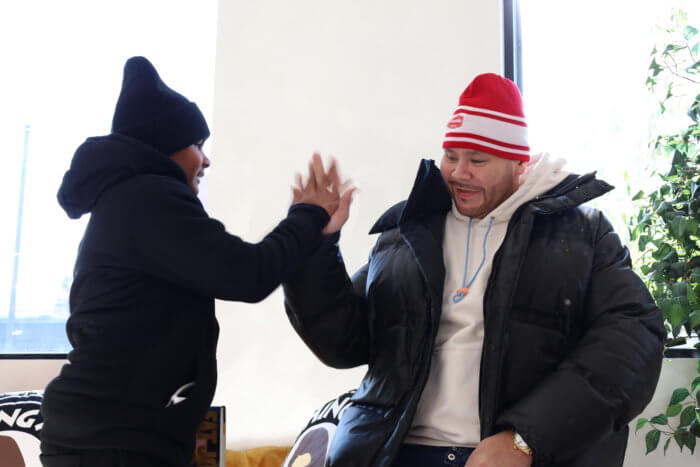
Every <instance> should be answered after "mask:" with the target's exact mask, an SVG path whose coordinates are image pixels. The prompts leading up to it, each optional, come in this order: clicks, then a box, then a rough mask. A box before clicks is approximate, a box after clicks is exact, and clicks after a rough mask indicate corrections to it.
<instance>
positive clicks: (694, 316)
mask: <svg viewBox="0 0 700 467" xmlns="http://www.w3.org/2000/svg"><path fill="white" fill-rule="evenodd" d="M688 324H689V325H690V327H691V328H692V329H695V330H696V331H697V330H699V329H700V311H698V310H695V311H694V312H692V313H691V314H690V315H688ZM693 390H695V389H693Z"/></svg>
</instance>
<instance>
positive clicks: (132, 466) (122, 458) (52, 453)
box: [39, 443, 186, 467]
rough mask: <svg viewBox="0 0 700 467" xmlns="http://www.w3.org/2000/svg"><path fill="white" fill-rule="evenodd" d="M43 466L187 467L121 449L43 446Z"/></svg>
mask: <svg viewBox="0 0 700 467" xmlns="http://www.w3.org/2000/svg"><path fill="white" fill-rule="evenodd" d="M39 459H41V464H42V465H43V466H44V467H186V466H173V464H171V463H169V462H167V461H164V460H162V459H156V458H154V457H151V456H148V455H146V454H142V453H138V452H133V451H123V450H120V449H96V450H85V451H71V450H66V449H63V448H57V447H53V446H47V445H46V444H45V443H42V445H41V456H39Z"/></svg>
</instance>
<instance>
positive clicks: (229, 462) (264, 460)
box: [226, 446, 291, 467]
mask: <svg viewBox="0 0 700 467" xmlns="http://www.w3.org/2000/svg"><path fill="white" fill-rule="evenodd" d="M290 449H291V447H290V446H262V447H258V448H253V449H245V450H243V451H234V450H231V449H227V450H226V467H280V466H281V465H282V462H284V458H285V457H287V454H288V453H289V450H290Z"/></svg>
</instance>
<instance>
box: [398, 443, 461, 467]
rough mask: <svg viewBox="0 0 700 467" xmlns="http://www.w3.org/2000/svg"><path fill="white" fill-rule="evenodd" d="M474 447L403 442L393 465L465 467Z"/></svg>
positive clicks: (400, 466)
mask: <svg viewBox="0 0 700 467" xmlns="http://www.w3.org/2000/svg"><path fill="white" fill-rule="evenodd" d="M472 451H474V449H473V448H460V447H439V446H423V445H418V444H402V445H401V448H400V449H399V454H398V455H397V456H396V460H395V461H394V465H393V467H445V466H446V465H447V466H454V467H464V464H466V463H467V459H468V458H469V455H470V454H471V453H472Z"/></svg>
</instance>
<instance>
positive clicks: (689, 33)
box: [683, 25, 698, 41]
mask: <svg viewBox="0 0 700 467" xmlns="http://www.w3.org/2000/svg"><path fill="white" fill-rule="evenodd" d="M697 33H698V30H697V29H695V28H694V27H692V26H691V25H688V26H686V27H684V28H683V39H685V40H687V41H689V40H690V39H692V38H693V37H694V36H695V35H696V34H697Z"/></svg>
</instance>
